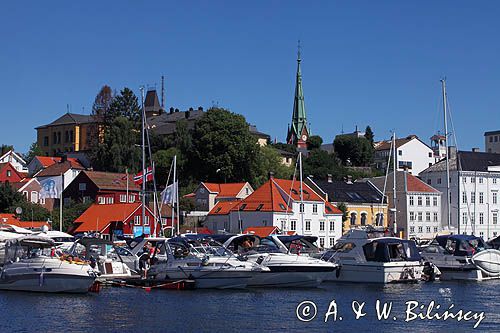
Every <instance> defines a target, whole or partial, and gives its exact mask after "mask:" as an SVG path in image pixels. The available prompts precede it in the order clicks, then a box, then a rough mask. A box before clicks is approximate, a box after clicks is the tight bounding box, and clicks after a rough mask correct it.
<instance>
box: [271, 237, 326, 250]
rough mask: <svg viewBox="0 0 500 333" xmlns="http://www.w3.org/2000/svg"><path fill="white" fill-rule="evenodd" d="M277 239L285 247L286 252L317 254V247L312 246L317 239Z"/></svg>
mask: <svg viewBox="0 0 500 333" xmlns="http://www.w3.org/2000/svg"><path fill="white" fill-rule="evenodd" d="M278 239H279V240H280V241H281V242H282V243H283V244H284V245H285V246H286V248H287V249H288V251H289V252H290V253H293V254H299V253H306V254H315V253H319V249H318V247H317V246H316V245H315V244H314V242H315V241H316V240H317V237H307V236H278Z"/></svg>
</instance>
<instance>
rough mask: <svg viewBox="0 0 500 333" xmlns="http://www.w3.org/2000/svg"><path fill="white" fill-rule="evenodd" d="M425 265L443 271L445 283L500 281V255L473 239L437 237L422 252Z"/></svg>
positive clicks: (477, 239) (466, 237)
mask: <svg viewBox="0 0 500 333" xmlns="http://www.w3.org/2000/svg"><path fill="white" fill-rule="evenodd" d="M421 255H422V257H423V258H424V260H425V261H428V262H431V263H433V264H434V265H435V266H437V267H438V268H439V270H440V271H441V280H474V281H480V280H488V279H498V278H500V251H499V250H495V249H491V248H488V246H487V245H486V244H485V243H484V241H483V239H482V238H480V237H476V236H472V235H443V236H437V237H436V238H435V239H434V241H432V243H431V244H429V245H428V246H426V247H425V248H423V249H422V252H421Z"/></svg>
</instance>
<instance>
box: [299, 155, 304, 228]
mask: <svg viewBox="0 0 500 333" xmlns="http://www.w3.org/2000/svg"><path fill="white" fill-rule="evenodd" d="M299 161H300V163H299V168H300V170H299V171H300V205H299V212H300V221H301V222H300V223H301V224H302V233H304V231H305V230H304V209H303V205H304V191H303V183H302V152H299Z"/></svg>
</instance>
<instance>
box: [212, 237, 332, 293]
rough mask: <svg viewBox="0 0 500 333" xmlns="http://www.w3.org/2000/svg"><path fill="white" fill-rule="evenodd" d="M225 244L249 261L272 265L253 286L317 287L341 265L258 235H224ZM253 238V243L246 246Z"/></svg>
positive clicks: (251, 282) (267, 265) (256, 279)
mask: <svg viewBox="0 0 500 333" xmlns="http://www.w3.org/2000/svg"><path fill="white" fill-rule="evenodd" d="M219 238H220V239H221V240H223V239H224V238H226V240H225V242H224V247H226V248H228V249H229V250H231V251H233V252H234V253H238V254H240V255H242V256H244V257H245V258H246V259H247V260H248V261H251V262H255V263H257V264H260V265H263V266H265V267H268V268H269V272H264V273H262V274H260V275H257V276H256V277H255V278H254V279H253V280H251V281H250V283H249V286H250V287H301V288H302V287H306V288H307V287H311V288H313V287H317V286H319V285H320V284H321V283H322V282H323V281H324V279H325V278H326V277H327V276H328V275H329V274H334V272H335V270H336V269H337V268H338V265H337V264H334V263H331V262H325V261H323V260H319V259H314V258H312V257H309V256H307V255H305V256H304V255H299V254H291V253H289V251H286V250H283V249H282V250H280V249H279V248H278V247H277V246H276V244H275V243H274V242H273V241H272V240H271V239H266V238H260V237H258V236H257V235H253V234H248V235H232V236H231V235H220V236H219ZM247 240H250V241H251V243H252V246H251V247H249V248H245V247H244V246H243V244H244V242H245V241H247Z"/></svg>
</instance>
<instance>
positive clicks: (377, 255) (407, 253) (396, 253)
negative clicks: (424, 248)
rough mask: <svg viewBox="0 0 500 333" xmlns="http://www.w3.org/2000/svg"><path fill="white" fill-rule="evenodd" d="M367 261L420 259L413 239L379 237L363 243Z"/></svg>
mask: <svg viewBox="0 0 500 333" xmlns="http://www.w3.org/2000/svg"><path fill="white" fill-rule="evenodd" d="M363 252H364V254H365V258H366V260H367V261H377V262H392V261H419V260H420V259H421V257H420V254H419V253H418V249H417V246H416V245H415V242H413V241H406V240H399V239H380V240H375V241H372V242H370V243H367V244H365V245H363Z"/></svg>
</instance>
